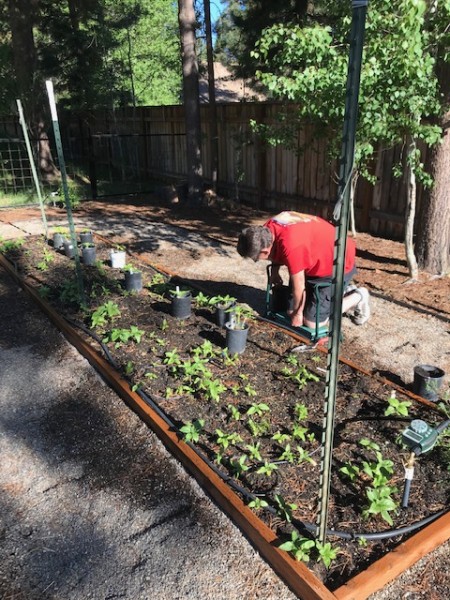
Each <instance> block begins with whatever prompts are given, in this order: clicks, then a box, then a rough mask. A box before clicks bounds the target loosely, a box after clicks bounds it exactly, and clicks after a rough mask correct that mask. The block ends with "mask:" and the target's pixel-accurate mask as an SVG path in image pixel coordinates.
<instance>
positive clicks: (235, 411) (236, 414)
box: [227, 404, 242, 421]
mask: <svg viewBox="0 0 450 600" xmlns="http://www.w3.org/2000/svg"><path fill="white" fill-rule="evenodd" d="M227 409H228V411H229V413H230V416H229V418H230V419H233V421H240V420H241V418H242V415H241V412H240V410H239V408H237V406H234V405H233V404H228V406H227Z"/></svg>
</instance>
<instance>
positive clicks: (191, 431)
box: [180, 419, 205, 443]
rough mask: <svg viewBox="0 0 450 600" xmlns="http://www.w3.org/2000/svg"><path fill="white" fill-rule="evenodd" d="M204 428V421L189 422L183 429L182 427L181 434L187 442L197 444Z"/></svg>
mask: <svg viewBox="0 0 450 600" xmlns="http://www.w3.org/2000/svg"><path fill="white" fill-rule="evenodd" d="M204 426H205V421H204V419H195V421H188V422H187V423H186V424H185V425H183V427H180V432H181V433H182V434H183V439H184V440H185V441H186V442H194V443H195V442H198V441H199V440H200V435H201V434H202V433H203V428H204Z"/></svg>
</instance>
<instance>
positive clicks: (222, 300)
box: [209, 294, 236, 307]
mask: <svg viewBox="0 0 450 600" xmlns="http://www.w3.org/2000/svg"><path fill="white" fill-rule="evenodd" d="M235 303H236V298H234V297H233V296H229V295H228V294H225V295H224V296H220V295H218V296H212V298H210V299H209V306H222V307H227V306H231V305H232V304H235Z"/></svg>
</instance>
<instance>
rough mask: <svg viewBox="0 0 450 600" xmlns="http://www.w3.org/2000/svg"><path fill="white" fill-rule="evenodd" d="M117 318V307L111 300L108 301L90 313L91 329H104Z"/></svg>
mask: <svg viewBox="0 0 450 600" xmlns="http://www.w3.org/2000/svg"><path fill="white" fill-rule="evenodd" d="M118 317H120V310H119V307H118V305H117V304H116V303H115V302H112V300H108V302H105V303H104V304H102V305H101V306H99V307H98V308H97V309H96V310H95V311H94V312H93V313H92V315H91V327H104V326H105V325H106V324H107V323H110V322H111V321H114V319H116V318H118Z"/></svg>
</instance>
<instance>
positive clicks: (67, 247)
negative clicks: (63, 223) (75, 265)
mask: <svg viewBox="0 0 450 600" xmlns="http://www.w3.org/2000/svg"><path fill="white" fill-rule="evenodd" d="M64 253H65V255H66V256H67V257H68V258H73V257H74V256H75V248H74V246H73V244H72V242H71V241H70V240H64Z"/></svg>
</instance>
